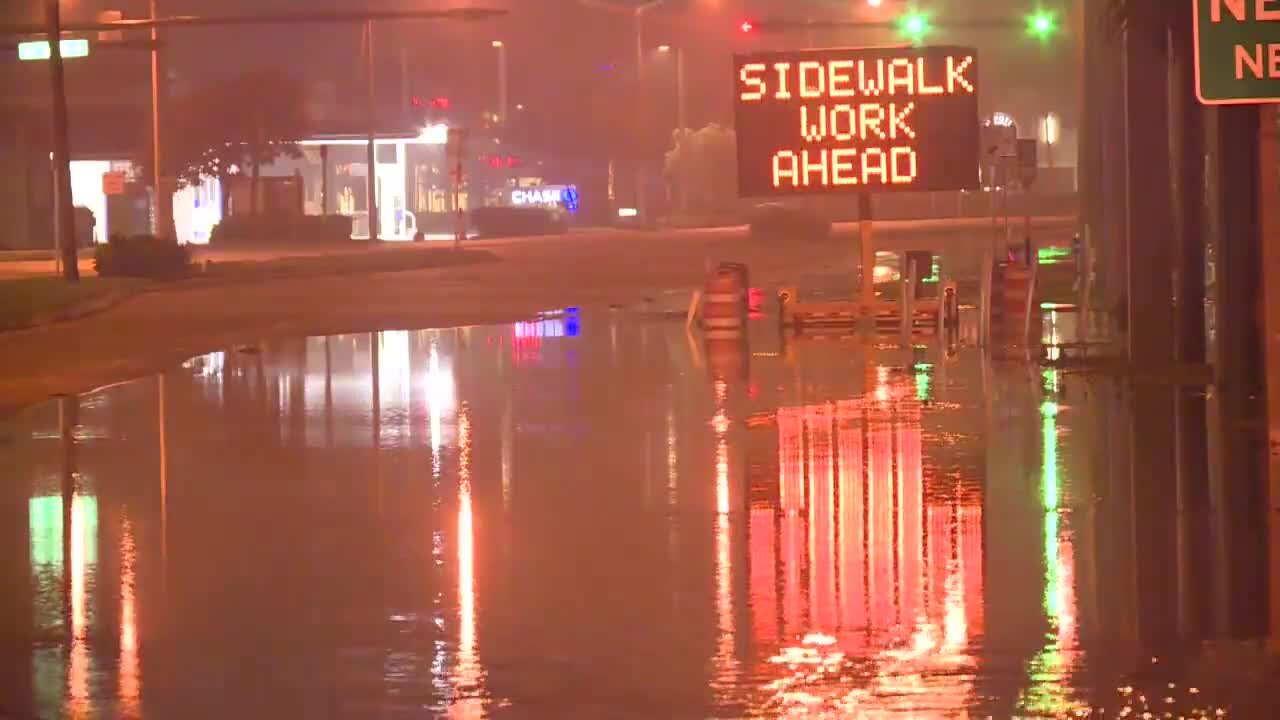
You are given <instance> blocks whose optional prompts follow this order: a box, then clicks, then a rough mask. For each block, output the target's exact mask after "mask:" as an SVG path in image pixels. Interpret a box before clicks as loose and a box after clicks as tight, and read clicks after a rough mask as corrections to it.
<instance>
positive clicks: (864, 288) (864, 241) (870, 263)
mask: <svg viewBox="0 0 1280 720" xmlns="http://www.w3.org/2000/svg"><path fill="white" fill-rule="evenodd" d="M872 212H874V211H873V210H872V205H871V193H869V192H860V193H858V240H859V246H858V251H859V253H861V255H862V284H861V287H860V290H861V294H862V298H861V299H862V312H863V313H865V314H867V315H868V316H870V315H872V312H871V306H872V305H874V304H875V302H876V248H875V245H874V244H873V243H874V240H875V238H874V233H875V218H874V217H872Z"/></svg>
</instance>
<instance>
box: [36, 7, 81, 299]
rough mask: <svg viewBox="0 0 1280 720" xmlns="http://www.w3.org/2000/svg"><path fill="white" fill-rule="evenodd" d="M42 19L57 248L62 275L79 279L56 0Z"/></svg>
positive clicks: (65, 91) (60, 14)
mask: <svg viewBox="0 0 1280 720" xmlns="http://www.w3.org/2000/svg"><path fill="white" fill-rule="evenodd" d="M45 21H46V23H47V24H48V29H49V81H50V84H51V86H52V89H53V175H54V177H53V181H54V183H55V184H56V190H57V192H56V193H55V194H54V202H55V204H56V207H55V208H54V212H55V213H56V215H55V217H56V218H57V223H56V224H57V240H58V250H59V253H60V255H61V257H62V276H63V277H64V278H66V280H67V281H69V282H79V280H80V263H79V260H78V258H77V257H76V214H75V211H74V210H73V209H72V200H71V141H70V139H69V135H70V130H69V128H68V123H67V82H66V74H65V72H64V68H63V66H62V42H61V38H62V13H61V9H60V8H59V7H58V0H45Z"/></svg>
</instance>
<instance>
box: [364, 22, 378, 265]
mask: <svg viewBox="0 0 1280 720" xmlns="http://www.w3.org/2000/svg"><path fill="white" fill-rule="evenodd" d="M364 40H365V43H364V62H365V71H366V73H367V75H366V76H365V85H366V87H365V90H366V91H367V92H368V98H367V100H368V107H367V108H366V109H367V110H368V113H369V117H368V121H369V128H368V130H369V138H368V140H369V142H368V145H367V147H366V150H365V160H366V162H367V163H368V168H367V172H366V175H367V177H366V178H365V179H366V180H367V185H366V192H368V194H369V202H368V203H366V205H368V206H369V243H370V244H371V245H372V244H373V243H376V242H378V163H377V161H378V158H377V153H376V152H375V150H374V141H375V139H376V135H377V128H376V124H377V122H378V109H377V107H376V104H375V100H376V94H375V93H374V89H373V81H374V74H373V21H372V20H366V21H365V23H364Z"/></svg>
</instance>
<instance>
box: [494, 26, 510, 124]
mask: <svg viewBox="0 0 1280 720" xmlns="http://www.w3.org/2000/svg"><path fill="white" fill-rule="evenodd" d="M493 46H494V47H495V48H497V49H498V126H499V127H505V126H506V125H507V102H508V99H507V82H508V81H507V44H506V43H505V42H503V41H501V40H494V41H493Z"/></svg>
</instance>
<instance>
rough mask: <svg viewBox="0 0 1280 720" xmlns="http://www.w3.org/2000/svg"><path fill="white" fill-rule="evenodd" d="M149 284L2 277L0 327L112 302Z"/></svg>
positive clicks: (35, 322) (122, 280)
mask: <svg viewBox="0 0 1280 720" xmlns="http://www.w3.org/2000/svg"><path fill="white" fill-rule="evenodd" d="M145 284H146V281H143V280H132V279H125V278H99V277H86V278H82V279H81V280H80V282H78V283H69V282H67V281H65V280H63V279H62V278H58V277H52V276H46V277H30V278H14V279H12V280H3V281H0V331H4V330H20V329H22V328H28V327H33V326H35V325H41V324H44V323H48V322H55V321H57V320H66V319H70V318H72V317H76V316H77V315H78V314H81V313H84V312H91V311H92V310H93V309H95V308H98V307H102V306H105V305H109V304H110V303H111V302H113V301H115V300H118V299H120V298H121V297H124V296H127V295H128V294H129V293H131V292H134V291H136V290H137V289H138V288H140V287H142V286H143V285H145Z"/></svg>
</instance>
